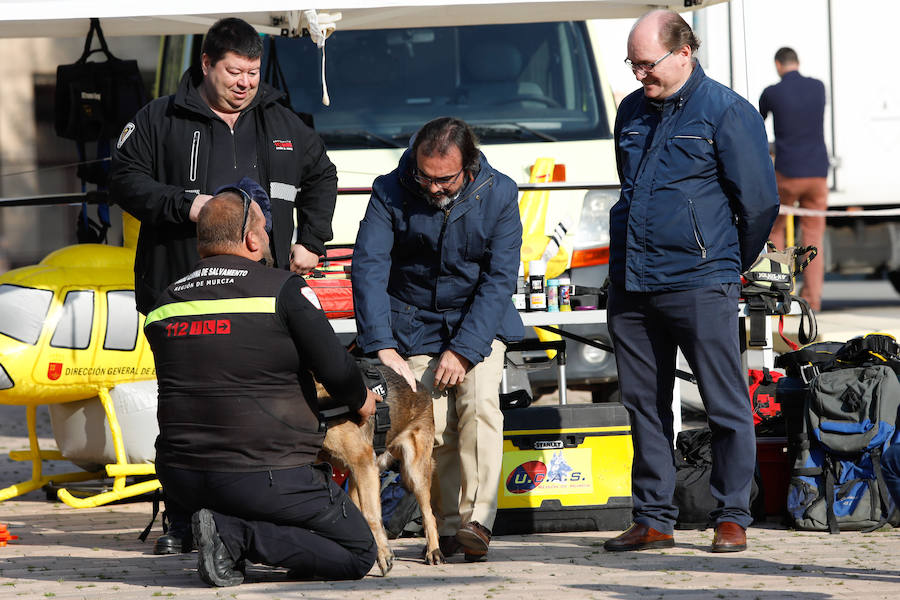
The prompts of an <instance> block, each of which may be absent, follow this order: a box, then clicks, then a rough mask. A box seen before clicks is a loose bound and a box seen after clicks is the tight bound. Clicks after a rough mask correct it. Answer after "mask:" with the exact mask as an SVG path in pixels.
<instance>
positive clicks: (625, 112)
mask: <svg viewBox="0 0 900 600" xmlns="http://www.w3.org/2000/svg"><path fill="white" fill-rule="evenodd" d="M698 47H699V41H698V40H697V38H696V37H695V36H694V34H693V32H692V31H691V29H690V27H689V26H688V25H687V23H685V22H684V20H683V19H682V18H681V16H679V15H678V13H675V12H670V11H653V12H650V13H648V14H647V15H645V16H643V17H642V18H641V19H640V20H638V22H637V23H636V24H635V26H634V28H633V29H632V31H631V34H630V35H629V37H628V58H627V59H626V63H627V64H628V65H629V66H630V67H631V69H632V71H633V72H634V74H635V76H636V77H637V80H638V81H639V82H640V83H641V84H642V86H643V87H642V89H640V90H637V91H635V92H633V93H632V94H630V95H629V96H628V97H626V98H625V99H624V100H623V101H622V104H621V105H620V106H619V111H618V115H617V117H616V126H615V141H616V160H617V164H618V169H619V179H620V181H621V184H622V191H621V196H620V198H619V201H618V202H617V203H616V204H615V206H613V208H612V210H611V211H610V262H609V270H610V280H611V286H610V291H609V301H608V317H609V326H610V332H611V333H612V336H613V345H614V346H615V349H616V363H617V365H618V371H619V385H620V390H621V396H622V402H623V404H625V407H626V408H627V409H628V412H629V414H630V416H631V427H632V434H633V441H634V462H633V465H632V500H633V506H634V508H633V520H634V524H633V526H632V527H631V528H629V529H628V530H627V531H626V532H625V533H623V534H621V535H619V536H617V537H615V538H613V539H611V540H608V541H607V542H606V544H605V548H606V549H607V550H609V551H623V550H643V549H646V548H662V547H669V546H672V545H674V538H673V536H672V532H673V529H674V525H675V520H676V517H677V515H678V509H677V507H676V506H675V505H674V503H673V499H672V497H673V492H674V489H675V466H674V453H673V435H674V431H673V414H672V390H673V386H674V380H675V360H676V358H675V357H676V350H677V349H678V348H679V347H680V348H681V350H682V352H683V353H684V355H685V357H686V358H687V360H688V363H689V364H690V366H691V369H692V371H693V373H694V374H695V375H696V376H697V379H698V382H699V387H700V394H701V397H702V399H703V403H704V406H705V407H706V411H707V415H708V417H709V425H710V428H711V429H712V432H713V437H712V453H713V467H712V474H711V478H710V491H711V493H712V495H713V497H714V498H715V499H716V501H717V508H716V509H715V510H714V511H713V512H712V514H710V520H711V521H712V522H714V523H715V525H716V533H715V537H714V538H713V545H712V550H713V551H714V552H731V551H738V550H743V549H744V548H746V534H745V529H746V528H747V526H748V525H749V524H750V523H751V521H752V518H751V516H750V510H749V504H750V484H751V480H752V478H753V471H754V467H755V456H756V453H755V437H754V431H753V419H752V416H751V413H750V405H749V402H748V395H747V374H746V372H743V371H742V368H741V361H740V347H739V336H738V314H737V308H738V297H739V295H740V274H741V272H742V271H743V270H744V269H746V268H747V267H749V266H750V264H751V263H752V262H753V260H754V259H755V258H756V257H757V255H758V254H759V252H760V250H762V248H763V245H764V244H765V241H766V237H767V236H768V234H769V231H770V229H771V227H772V223H773V221H774V220H775V215H776V214H777V212H778V197H777V194H776V191H775V176H774V172H773V169H772V163H771V160H770V159H769V155H768V150H767V141H766V133H765V128H764V126H763V121H762V118H761V117H760V115H759V113H758V112H757V111H756V109H755V108H754V107H753V106H751V105H750V104H749V103H748V102H747V101H746V100H744V99H743V98H741V97H740V96H738V95H737V94H735V93H734V92H733V91H731V90H729V89H728V88H726V87H724V86H722V85H720V84H718V83H716V82H715V81H713V80H711V79H709V78H708V77H706V75H705V74H704V73H703V69H701V68H700V65H699V64H698V63H697V61H696V60H695V59H694V57H693V55H694V52H695V51H696V50H697V48H698Z"/></svg>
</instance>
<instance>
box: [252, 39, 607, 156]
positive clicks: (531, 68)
mask: <svg viewBox="0 0 900 600" xmlns="http://www.w3.org/2000/svg"><path fill="white" fill-rule="evenodd" d="M275 43H276V50H277V52H276V54H277V57H278V62H279V63H280V66H281V70H282V72H283V73H284V78H285V80H286V82H287V86H288V92H289V93H290V99H291V103H292V105H293V108H294V110H297V111H301V112H305V113H310V114H312V116H313V118H314V122H315V128H316V130H317V131H318V132H319V134H320V135H321V136H322V138H323V139H324V140H325V143H326V145H327V146H328V148H329V149H353V148H385V147H405V146H406V145H407V144H408V142H409V137H410V135H412V133H414V132H415V131H416V130H417V129H418V128H419V127H420V126H421V125H422V124H423V123H425V122H426V121H428V120H430V119H432V118H434V117H438V116H443V115H450V116H456V117H460V118H462V119H464V120H466V121H467V122H469V123H470V124H471V125H473V126H474V127H475V129H476V131H477V133H478V134H479V136H480V137H481V138H482V140H483V141H484V142H485V143H495V144H496V143H515V142H530V143H534V142H540V141H557V140H581V139H598V138H605V137H609V135H610V132H609V131H608V129H609V127H608V123H607V119H606V118H605V114H604V107H603V104H602V102H603V101H602V97H601V94H600V90H599V89H598V86H597V83H596V82H597V68H596V65H595V64H594V58H593V55H592V53H591V52H590V51H589V50H590V46H589V42H588V40H587V29H586V27H585V26H584V24H583V23H573V22H562V23H528V24H504V25H478V26H468V27H428V28H415V29H382V30H371V31H368V30H365V31H340V30H338V31H336V32H335V33H334V34H333V35H332V36H331V37H330V38H329V39H328V42H327V45H326V52H325V57H326V67H325V72H326V80H327V84H328V92H329V95H330V98H331V105H330V106H327V107H326V106H323V105H322V103H321V97H322V87H321V72H322V65H321V54H320V50H319V49H318V48H316V46H315V44H312V43H311V42H310V40H309V39H308V38H301V39H288V38H276V39H275ZM268 55H269V52H268V44H267V55H266V57H265V58H264V62H263V72H264V73H265V71H266V64H267V63H268V61H269V56H268Z"/></svg>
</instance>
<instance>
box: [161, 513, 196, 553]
mask: <svg viewBox="0 0 900 600" xmlns="http://www.w3.org/2000/svg"><path fill="white" fill-rule="evenodd" d="M165 518H166V517H165V515H164V516H163V519H165ZM193 549H194V536H193V535H191V523H190V521H184V522H182V521H181V520H180V519H179V520H177V521H173V520H170V521H169V522H168V529H167V530H166V533H164V534H162V535H161V536H159V537H158V538H156V543H154V544H153V554H180V553H187V552H191V551H193Z"/></svg>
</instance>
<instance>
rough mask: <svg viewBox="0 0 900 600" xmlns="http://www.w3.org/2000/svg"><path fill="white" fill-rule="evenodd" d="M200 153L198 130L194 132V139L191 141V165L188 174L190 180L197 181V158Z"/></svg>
mask: <svg viewBox="0 0 900 600" xmlns="http://www.w3.org/2000/svg"><path fill="white" fill-rule="evenodd" d="M199 154H200V131H199V130H198V131H195V132H194V139H193V140H192V141H191V165H190V169H189V171H188V172H189V175H188V177H189V178H190V180H191V181H197V160H198V155H199Z"/></svg>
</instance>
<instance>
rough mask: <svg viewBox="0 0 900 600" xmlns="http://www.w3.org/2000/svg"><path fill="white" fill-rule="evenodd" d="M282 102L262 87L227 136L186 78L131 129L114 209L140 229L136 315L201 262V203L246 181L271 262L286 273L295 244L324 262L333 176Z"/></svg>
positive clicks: (310, 134) (114, 185) (114, 179)
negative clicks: (260, 193) (254, 185)
mask: <svg viewBox="0 0 900 600" xmlns="http://www.w3.org/2000/svg"><path fill="white" fill-rule="evenodd" d="M282 96H283V93H282V92H280V91H278V90H276V89H274V88H272V87H271V86H269V85H267V84H265V83H262V82H260V84H259V88H258V90H257V93H256V97H255V98H254V99H253V101H252V102H251V104H250V106H248V107H247V108H246V109H244V110H243V111H242V113H241V116H240V117H239V118H238V120H237V123H235V128H234V130H233V131H232V130H231V129H230V128H229V126H228V125H227V124H226V123H225V122H224V121H223V120H222V119H220V118H219V117H218V116H216V115H215V113H213V112H212V110H211V109H210V107H209V106H208V105H207V104H206V102H205V101H204V100H203V98H202V97H201V96H200V93H199V91H198V89H197V87H196V83H195V82H194V81H192V78H191V72H190V71H188V72H186V73H185V74H184V76H183V77H182V79H181V83H180V84H179V87H178V91H177V92H176V93H175V94H174V95H173V96H168V97H164V98H158V99H156V100H154V101H152V102H150V103H149V104H147V105H146V106H144V108H142V109H141V110H140V111H138V113H137V114H136V115H135V117H134V119H133V120H132V121H131V122H129V123H128V124H127V125H126V126H125V129H124V130H123V131H122V134H121V135H120V136H119V140H118V142H117V144H116V151H115V153H114V156H113V161H112V169H111V173H110V194H111V198H112V200H113V202H116V203H118V204H119V205H121V206H122V208H124V209H125V210H126V211H128V212H129V213H130V214H132V215H133V216H134V217H136V218H137V219H138V220H139V221H140V222H141V232H140V236H139V239H138V246H137V254H136V256H135V262H134V274H135V281H134V287H135V296H136V301H137V308H138V310H139V311H141V312H142V313H144V314H147V311H148V310H150V308H151V307H152V306H153V304H154V302H155V301H156V298H157V297H158V296H159V294H160V293H161V292H162V291H163V290H164V289H166V286H168V285H169V284H170V283H172V282H173V281H175V280H176V279H178V278H180V277H182V276H183V275H185V274H186V273H188V272H189V271H190V269H191V267H192V266H193V265H194V263H196V262H197V260H198V258H199V257H198V255H197V239H196V238H197V232H196V227H195V224H194V223H193V222H192V221H191V220H190V219H189V214H190V208H191V204H192V202H193V200H194V197H195V196H197V195H198V194H212V193H214V192H215V190H216V189H217V188H218V187H220V186H222V185H226V184H231V183H235V182H237V181H238V180H239V179H240V178H241V177H243V176H245V175H246V176H249V177H252V178H254V179H256V180H257V181H258V182H259V183H260V184H261V185H262V187H263V189H265V190H266V191H267V192H268V193H269V196H270V197H271V200H272V220H273V231H272V235H271V240H272V248H273V255H274V257H275V263H276V266H277V267H280V268H287V267H288V263H289V260H290V246H291V241H292V240H293V239H294V219H293V214H292V211H291V208H292V207H294V208H296V211H297V231H296V242H297V243H300V244H303V245H304V246H305V247H306V248H307V249H309V250H310V251H312V252H315V253H317V254H324V252H325V242H327V241H328V240H330V239H331V237H332V231H331V218H332V215H333V214H334V203H335V197H336V195H337V173H336V169H335V167H334V165H333V164H332V163H331V161H330V160H329V159H328V156H327V155H326V154H325V146H324V145H323V143H322V140H321V138H320V137H319V136H318V134H316V132H315V131H313V130H312V129H311V128H309V127H307V126H306V125H305V124H304V123H303V122H302V121H301V120H300V118H299V117H298V116H297V115H296V114H295V113H294V112H293V111H291V110H290V109H289V108H287V107H285V106H284V105H282V104H281V103H280V102H279V99H280V98H281V97H282Z"/></svg>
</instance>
